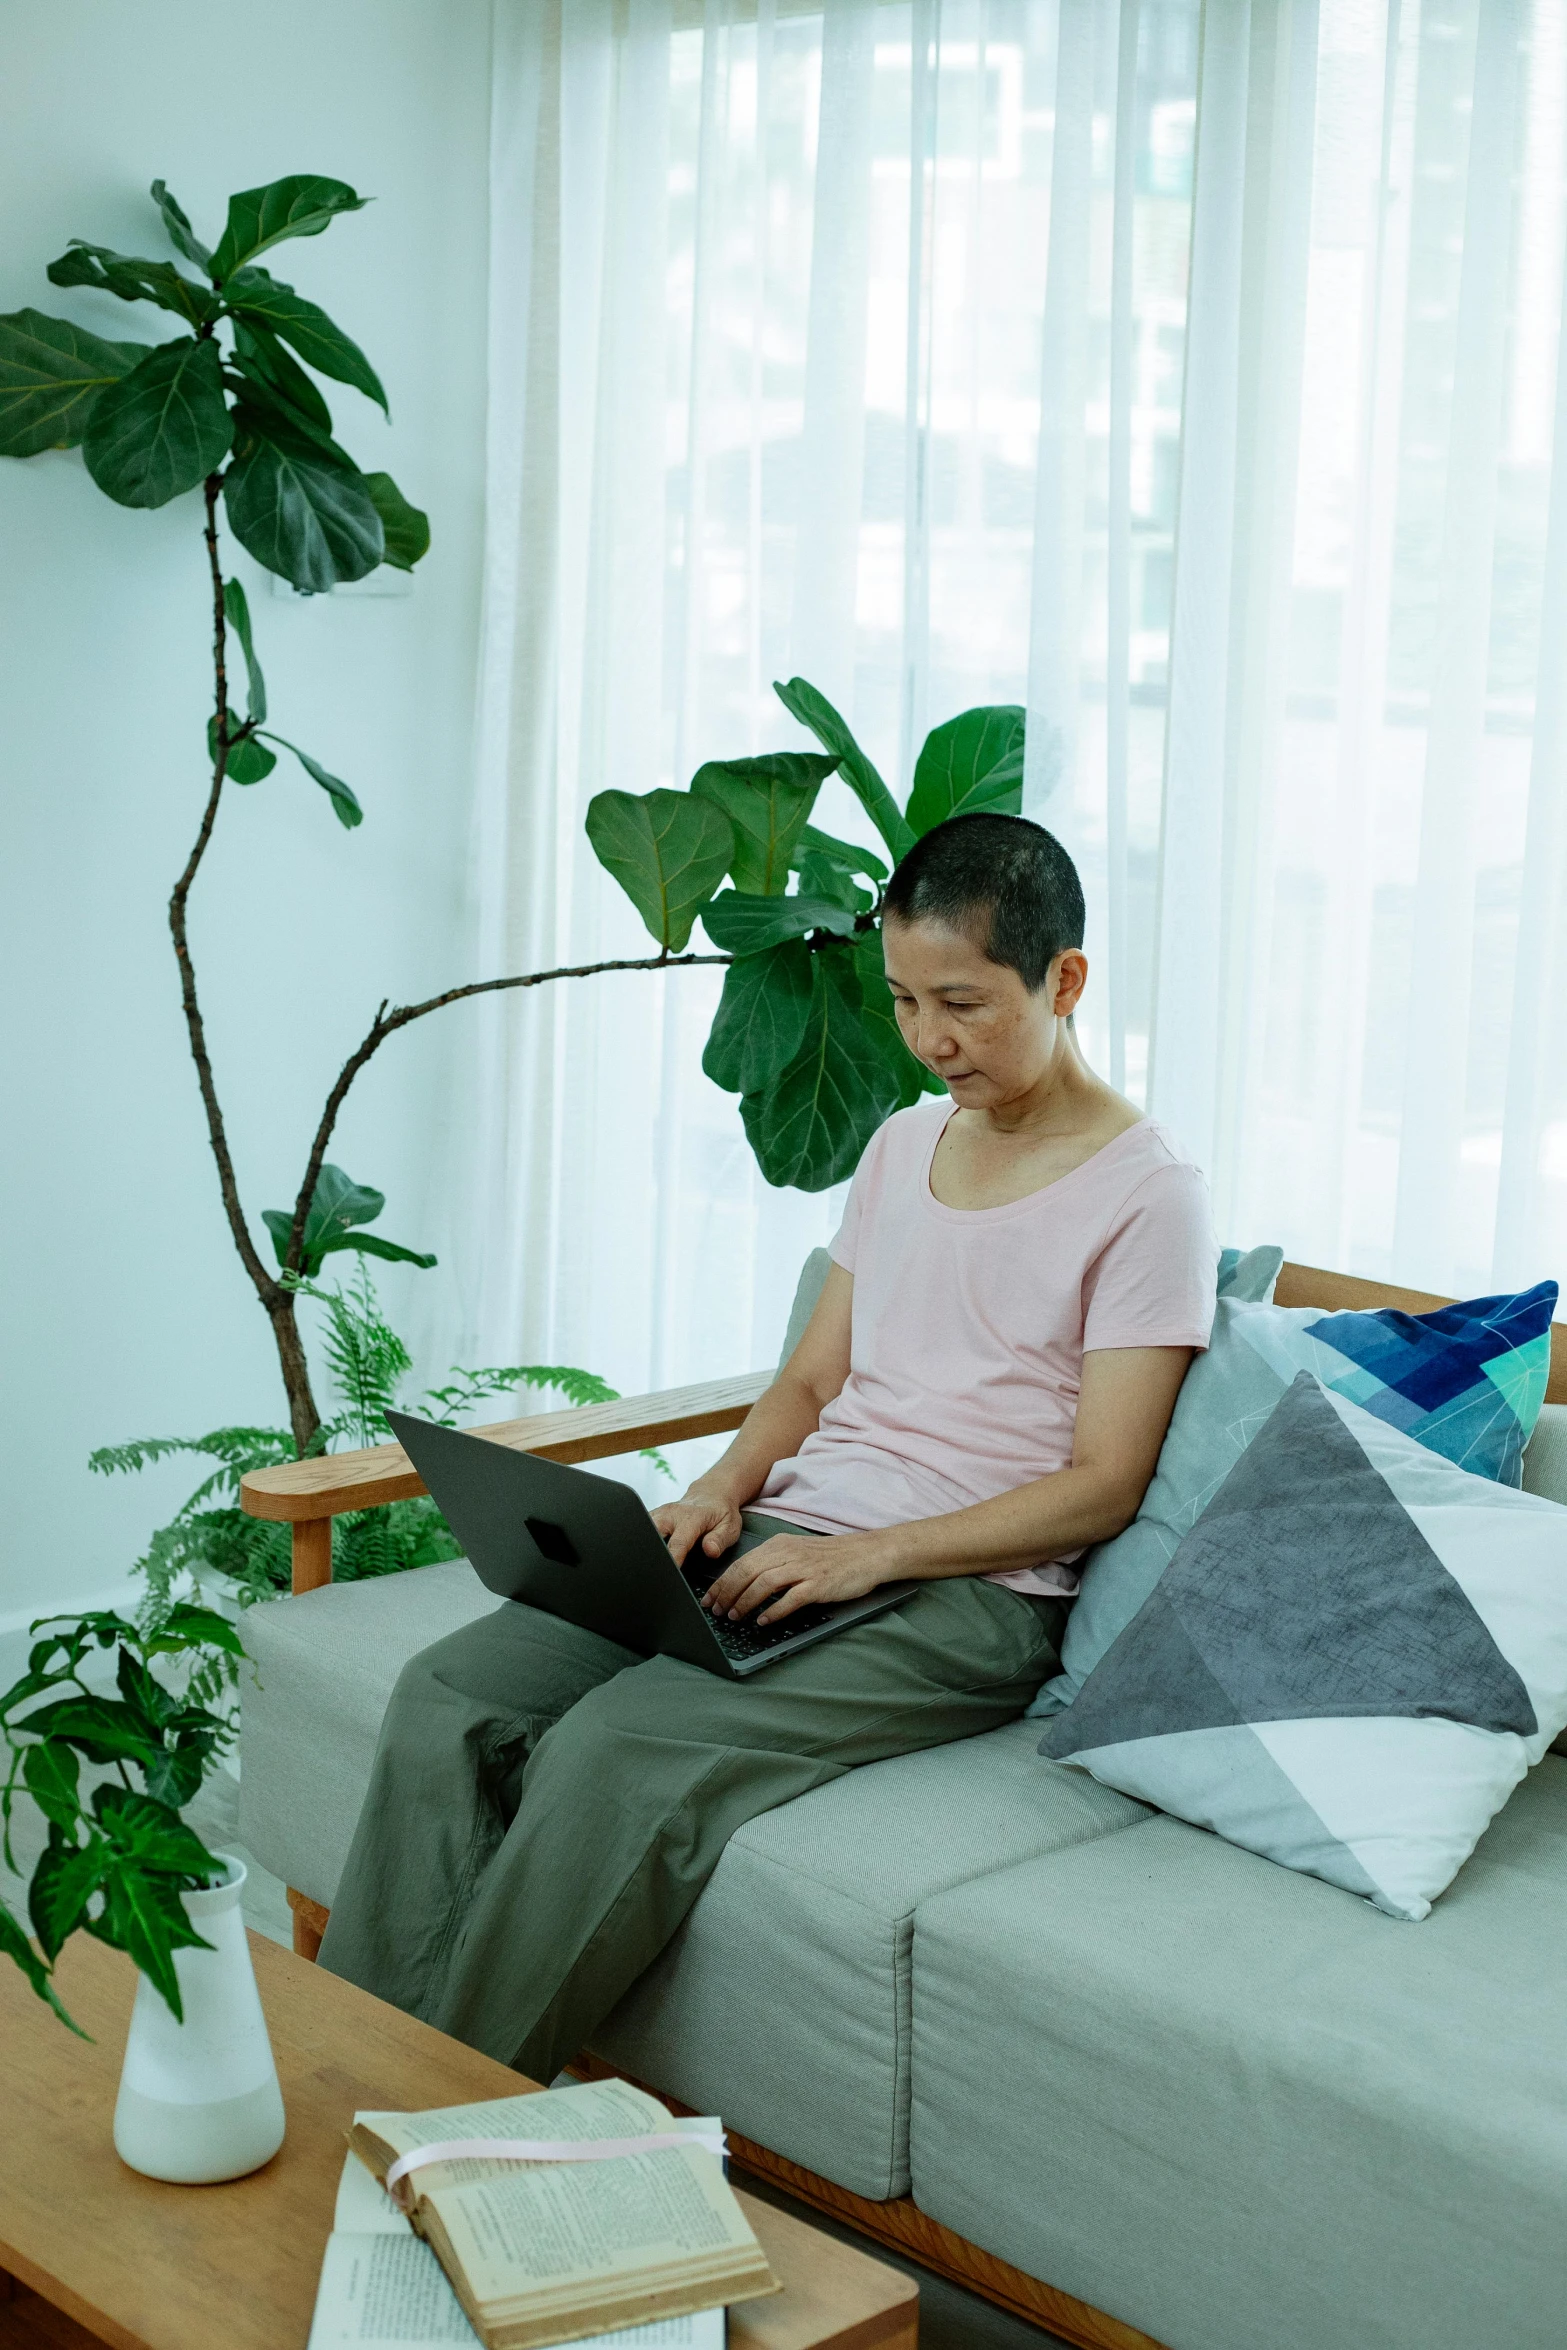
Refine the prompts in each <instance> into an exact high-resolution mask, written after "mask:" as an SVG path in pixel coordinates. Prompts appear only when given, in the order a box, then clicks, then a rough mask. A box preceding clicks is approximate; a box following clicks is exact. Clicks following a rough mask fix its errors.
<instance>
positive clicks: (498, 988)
mask: <svg viewBox="0 0 1567 2350" xmlns="http://www.w3.org/2000/svg"><path fill="white" fill-rule="evenodd" d="M733 960H734V957H733V956H732V955H670V954H663V955H644V956H642V957H640V958H638V959H635V960H630V961H628V960H624V959H620V960H616V961H612V962H607V963H564V964H562V965H560V966H559V967H558V968H557V969H556V970H553V971H525V972H522V973H520V974H518V975H517V976H516V977H514V978H510V979H474V980H470V981H469V982H468V984H467V986H466V987H448V988H446V989H444V990H443V991H442V993H441V994H440V995H432V996H428V997H426V999H425V1001H424V1002H423V1003H422V1004H399V1005H398V1006H397V1007H396V1009H395V1010H394V1011H390V1012H389V1011H388V1010H387V1008H386V1003H385V1000H384V999H383V1001H382V1002H381V1003H380V1005H379V1006H378V1007H377V1010H376V1015H375V1018H374V1019H373V1020H372V1021H371V1023H370V1026H369V1028H368V1029H367V1030H366V1032H365V1035H364V1037H363V1039H362V1041H361V1042H360V1043H359V1044H358V1045H357V1046H356V1047H355V1049H354V1051H353V1052H351V1053H350V1054H349V1056H348V1059H347V1060H346V1061H345V1062H344V1063H343V1066H342V1068H341V1069H340V1070H339V1072H338V1076H337V1082H336V1084H335V1085H334V1086H333V1088H332V1090H331V1092H330V1093H329V1094H328V1095H327V1097H326V1107H325V1108H324V1109H323V1110H322V1112H321V1123H320V1125H319V1126H318V1127H317V1128H316V1134H315V1140H314V1142H313V1143H312V1144H311V1146H310V1161H309V1164H308V1165H307V1167H306V1168H305V1179H304V1181H303V1183H301V1185H300V1187H299V1197H298V1198H297V1199H296V1201H295V1202H294V1222H293V1225H292V1227H291V1229H290V1232H289V1236H288V1250H287V1261H288V1265H289V1269H290V1270H291V1271H293V1270H295V1269H297V1267H298V1265H299V1261H300V1254H301V1250H302V1247H303V1243H304V1235H305V1219H306V1217H307V1216H308V1215H309V1213H310V1202H311V1200H312V1199H313V1198H314V1197H315V1189H316V1184H317V1183H318V1182H319V1180H320V1176H321V1168H322V1163H323V1162H324V1160H325V1158H326V1151H327V1144H328V1143H329V1142H330V1141H331V1139H332V1129H333V1127H334V1126H335V1125H336V1124H337V1120H338V1114H339V1112H340V1111H341V1109H342V1107H343V1104H344V1102H345V1101H346V1100H347V1098H348V1089H349V1087H350V1086H351V1085H352V1084H353V1082H354V1079H355V1078H356V1077H357V1076H358V1075H359V1072H360V1070H361V1069H362V1068H363V1067H364V1065H365V1063H366V1062H367V1061H368V1060H369V1059H370V1058H371V1056H372V1054H374V1053H377V1052H379V1051H380V1049H381V1047H382V1045H383V1044H385V1042H386V1040H387V1038H388V1037H389V1036H395V1035H396V1034H397V1031H398V1030H399V1029H400V1028H406V1027H407V1026H408V1025H409V1023H410V1021H413V1020H422V1019H423V1018H424V1016H425V1014H426V1013H427V1012H441V1011H444V1010H445V1008H446V1006H447V1005H448V1004H457V1003H461V1002H462V1001H463V1000H464V998H465V997H467V996H476V995H498V994H500V993H502V992H503V991H504V990H506V989H508V988H514V987H543V986H545V985H546V984H547V983H548V982H549V981H550V980H552V979H596V978H598V976H599V975H600V973H601V972H605V971H678V970H683V969H689V967H690V966H691V965H692V964H694V963H731V962H733Z"/></svg>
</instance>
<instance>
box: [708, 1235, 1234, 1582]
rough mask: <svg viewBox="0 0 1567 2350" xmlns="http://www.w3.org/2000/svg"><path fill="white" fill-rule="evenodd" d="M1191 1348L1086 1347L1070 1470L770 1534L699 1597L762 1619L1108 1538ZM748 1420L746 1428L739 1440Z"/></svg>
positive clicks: (1023, 1563)
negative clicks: (847, 1527)
mask: <svg viewBox="0 0 1567 2350" xmlns="http://www.w3.org/2000/svg"><path fill="white" fill-rule="evenodd" d="M845 1278H847V1276H845ZM1192 1351H1193V1350H1192V1349H1191V1348H1190V1347H1189V1346H1127V1347H1101V1348H1098V1349H1096V1350H1095V1351H1094V1352H1092V1353H1089V1354H1085V1355H1084V1357H1083V1380H1082V1387H1081V1390H1080V1393H1079V1396H1078V1405H1077V1424H1076V1428H1075V1430H1074V1433H1073V1439H1072V1461H1071V1466H1070V1467H1069V1468H1065V1469H1058V1470H1056V1472H1055V1474H1054V1475H1053V1476H1049V1477H1040V1478H1037V1479H1036V1480H1035V1482H1034V1483H1033V1484H1031V1485H1019V1486H1018V1487H1017V1488H1016V1489H1015V1490H1014V1491H1013V1492H1011V1493H998V1494H997V1495H996V1497H995V1499H994V1500H993V1501H981V1502H976V1503H974V1505H973V1506H972V1507H971V1508H969V1509H965V1510H953V1511H951V1512H949V1513H948V1514H947V1515H946V1516H944V1517H940V1518H917V1519H915V1520H914V1521H913V1523H912V1524H910V1525H907V1526H887V1527H884V1528H880V1529H878V1530H877V1531H876V1532H874V1533H869V1534H835V1535H827V1536H823V1535H812V1534H779V1535H775V1536H774V1537H773V1539H772V1541H770V1542H762V1543H759V1544H758V1545H757V1547H756V1549H755V1550H752V1551H747V1553H746V1555H745V1557H744V1558H742V1559H736V1560H735V1562H734V1564H733V1565H732V1566H731V1567H729V1568H727V1569H726V1570H725V1572H724V1573H723V1574H722V1575H720V1576H719V1578H718V1580H717V1582H716V1583H715V1584H714V1585H713V1587H712V1589H711V1590H710V1591H709V1592H708V1594H707V1601H706V1604H707V1605H708V1606H709V1607H711V1608H712V1609H713V1610H714V1611H715V1613H727V1614H729V1615H731V1616H748V1615H750V1614H751V1613H752V1611H753V1610H755V1609H758V1608H760V1609H761V1611H762V1612H761V1614H760V1615H759V1616H758V1618H757V1621H758V1622H759V1623H763V1624H770V1623H772V1622H774V1621H775V1620H776V1619H777V1618H778V1617H780V1616H787V1615H791V1614H792V1613H793V1612H794V1610H795V1609H796V1608H800V1607H809V1606H812V1605H813V1604H816V1603H819V1602H822V1601H826V1600H838V1599H859V1598H861V1597H862V1596H863V1594H864V1593H865V1592H867V1591H874V1590H875V1588H876V1586H877V1584H878V1583H894V1582H897V1581H899V1580H900V1579H902V1578H903V1577H905V1576H914V1577H918V1578H935V1577H938V1576H943V1575H993V1574H996V1573H998V1572H1000V1571H1004V1570H1005V1569H1007V1568H1015V1567H1034V1566H1038V1564H1039V1563H1040V1561H1041V1560H1042V1559H1052V1558H1059V1557H1060V1556H1061V1555H1062V1553H1063V1552H1066V1551H1075V1550H1083V1549H1086V1547H1087V1546H1088V1544H1089V1543H1092V1542H1107V1541H1109V1539H1110V1537H1111V1536H1112V1535H1114V1534H1119V1533H1120V1532H1121V1531H1122V1529H1123V1528H1124V1527H1126V1526H1129V1525H1130V1524H1131V1522H1132V1520H1133V1518H1135V1517H1136V1515H1137V1512H1138V1510H1139V1508H1140V1507H1141V1504H1142V1498H1143V1495H1144V1494H1145V1493H1146V1492H1147V1490H1148V1485H1149V1481H1150V1479H1151V1478H1152V1476H1153V1473H1154V1469H1155V1467H1156V1465H1157V1463H1158V1459H1159V1447H1160V1446H1161V1445H1162V1444H1163V1442H1164V1437H1165V1431H1166V1429H1167V1428H1168V1427H1169V1425H1170V1415H1171V1413H1172V1412H1173V1411H1174V1409H1175V1399H1176V1397H1177V1395H1179V1393H1180V1389H1181V1381H1182V1380H1183V1379H1184V1378H1185V1376H1186V1369H1187V1365H1188V1364H1189V1363H1190V1361H1191V1359H1192ZM765 1402H766V1398H765V1397H764V1399H763V1403H764V1404H765ZM762 1408H763V1405H762V1404H759V1405H758V1406H757V1411H758V1412H759V1411H761V1409H762ZM755 1417H756V1413H754V1412H753V1414H752V1419H754V1418H755ZM750 1425H751V1423H750V1421H747V1423H746V1428H745V1429H743V1430H742V1431H741V1441H742V1442H743V1440H744V1437H745V1434H746V1432H747V1430H749V1427H750ZM734 1449H735V1450H738V1449H739V1445H738V1444H737V1445H736V1446H735V1448H734ZM779 1457H780V1458H782V1457H784V1456H783V1455H780V1456H779ZM726 1458H727V1456H726ZM723 1465H724V1464H723V1463H722V1462H721V1463H720V1464H719V1466H720V1467H722V1466H723ZM753 1490H754V1488H753ZM736 1532H738V1517H737V1519H736Z"/></svg>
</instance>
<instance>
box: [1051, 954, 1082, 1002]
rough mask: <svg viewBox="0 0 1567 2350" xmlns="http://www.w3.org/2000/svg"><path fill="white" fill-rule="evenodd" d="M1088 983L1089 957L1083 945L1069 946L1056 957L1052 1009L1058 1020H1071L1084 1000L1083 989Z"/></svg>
mask: <svg viewBox="0 0 1567 2350" xmlns="http://www.w3.org/2000/svg"><path fill="white" fill-rule="evenodd" d="M1087 984H1088V957H1087V956H1086V955H1085V954H1084V953H1083V951H1082V949H1081V947H1068V948H1067V950H1066V952H1065V953H1064V954H1063V955H1060V956H1058V957H1057V959H1056V968H1055V979H1054V988H1055V994H1054V996H1053V998H1052V1001H1051V1005H1050V1009H1051V1010H1052V1012H1054V1014H1055V1016H1056V1018H1057V1019H1058V1020H1070V1018H1071V1017H1072V1014H1073V1013H1074V1012H1075V1011H1076V1010H1077V1007H1078V1005H1079V1003H1080V1002H1081V1001H1082V995H1083V989H1084V988H1085V987H1086V986H1087Z"/></svg>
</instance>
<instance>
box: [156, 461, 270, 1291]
mask: <svg viewBox="0 0 1567 2350" xmlns="http://www.w3.org/2000/svg"><path fill="white" fill-rule="evenodd" d="M221 478H222V477H221V476H220V475H218V474H215V473H214V474H210V475H209V476H208V478H207V480H206V482H205V483H204V484H203V493H204V495H205V498H206V506H207V525H206V531H205V533H204V535H205V538H206V542H207V560H208V564H209V567H210V569H211V573H212V615H213V617H212V667H213V676H214V679H215V682H216V687H217V730H216V731H217V757H216V758H215V759H214V761H213V766H212V789H211V791H210V792H209V793H208V794H207V804H206V807H205V809H204V810H203V811H202V818H201V828H200V830H199V831H198V833H197V835H196V841H195V846H194V847H193V848H192V850H191V852H190V855H189V856H188V857H187V859H186V860H185V870H184V872H183V873H182V874H181V875H180V877H179V879H178V881H177V882H176V883H175V885H174V894H173V895H172V897H171V898H170V899H169V929H170V931H171V932H172V933H173V937H174V955H175V960H176V961H177V962H178V964H179V969H180V1000H181V1002H182V1004H183V1006H184V1011H185V1026H186V1029H187V1031H188V1032H189V1036H190V1050H191V1058H192V1059H193V1060H194V1062H195V1064H196V1078H197V1082H198V1083H199V1085H200V1087H201V1099H202V1105H203V1107H204V1108H205V1110H206V1113H207V1139H208V1141H209V1142H210V1143H211V1145H212V1155H213V1157H214V1158H215V1159H216V1161H217V1163H218V1184H219V1188H220V1190H221V1191H222V1194H223V1209H224V1213H225V1214H226V1216H227V1217H228V1222H229V1231H230V1232H231V1233H232V1235H233V1239H234V1246H235V1247H236V1248H237V1249H238V1251H239V1254H240V1261H241V1262H242V1264H243V1265H244V1267H245V1270H246V1272H247V1273H248V1274H249V1275H250V1278H251V1280H252V1282H253V1283H254V1285H255V1290H256V1295H257V1296H258V1297H259V1298H260V1300H261V1302H262V1304H263V1305H264V1306H266V1307H267V1308H268V1310H269V1311H270V1310H271V1307H272V1304H273V1299H274V1294H278V1295H280V1294H281V1292H279V1291H278V1285H277V1283H276V1282H275V1281H274V1280H273V1279H272V1276H271V1275H270V1274H269V1273H268V1271H267V1268H266V1266H265V1265H264V1264H263V1263H262V1261H261V1258H260V1256H259V1255H258V1253H257V1251H256V1246H255V1243H254V1241H253V1240H252V1239H251V1237H250V1230H249V1227H248V1226H247V1224H246V1222H245V1215H244V1210H243V1209H242V1208H241V1206H240V1203H239V1187H238V1185H237V1184H236V1182H235V1179H234V1162H233V1159H232V1157H231V1156H230V1153H229V1145H228V1134H227V1131H226V1129H225V1127H224V1123H223V1111H222V1107H221V1105H220V1103H219V1101H218V1093H217V1086H216V1083H215V1081H214V1079H213V1074H212V1060H211V1056H210V1055H209V1053H208V1051H207V1031H206V1024H205V1022H204V1021H203V1019H202V1016H201V1005H200V1003H199V1001H198V1000H197V995H196V970H195V965H194V964H193V963H192V961H191V954H190V939H189V933H188V928H187V922H186V909H187V906H188V902H189V899H190V892H191V885H192V883H193V882H194V881H195V878H196V875H197V873H198V872H199V871H200V869H201V861H202V859H203V857H204V856H205V855H206V853H207V844H208V842H209V841H210V840H211V838H212V827H213V825H214V823H215V822H216V821H217V814H218V803H219V801H220V800H221V799H222V797H223V779H224V776H225V775H226V773H227V772H228V757H229V751H228V670H227V661H226V626H225V620H224V612H223V568H222V564H221V563H220V561H219V558H218V521H217V510H218V490H219V486H220V482H221Z"/></svg>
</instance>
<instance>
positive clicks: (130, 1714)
mask: <svg viewBox="0 0 1567 2350" xmlns="http://www.w3.org/2000/svg"><path fill="white" fill-rule="evenodd" d="M27 1727H28V1730H29V1731H30V1732H31V1733H32V1734H33V1736H34V1737H37V1738H64V1739H69V1741H70V1743H71V1744H72V1745H73V1746H75V1747H78V1748H79V1749H80V1751H81V1752H82V1754H84V1755H85V1756H86V1758H87V1760H88V1761H89V1762H90V1763H113V1762H140V1763H144V1762H148V1761H150V1760H151V1759H152V1758H153V1756H154V1755H155V1754H156V1752H157V1749H158V1738H157V1736H156V1734H155V1733H154V1731H153V1730H152V1729H151V1727H150V1725H149V1724H148V1722H147V1721H146V1719H145V1718H144V1717H143V1715H141V1714H140V1713H138V1712H137V1711H136V1709H135V1708H134V1707H133V1706H128V1705H117V1704H116V1703H115V1701H114V1700H113V1699H112V1698H108V1697H62V1698H60V1699H58V1700H57V1701H56V1702H55V1703H54V1704H53V1705H44V1706H40V1707H39V1708H38V1709H37V1711H36V1712H34V1713H30V1714H29V1715H28V1717H27Z"/></svg>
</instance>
